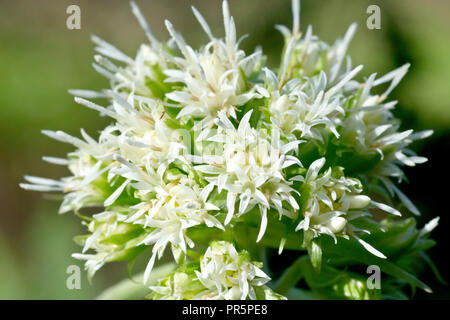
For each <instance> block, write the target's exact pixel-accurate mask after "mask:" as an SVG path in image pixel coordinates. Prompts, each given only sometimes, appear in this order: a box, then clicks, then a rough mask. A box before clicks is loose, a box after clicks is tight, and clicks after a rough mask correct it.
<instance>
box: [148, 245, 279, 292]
mask: <svg viewBox="0 0 450 320" xmlns="http://www.w3.org/2000/svg"><path fill="white" fill-rule="evenodd" d="M261 267H262V264H261V263H257V262H252V261H251V260H250V257H249V255H248V252H246V251H244V250H243V251H240V252H238V251H237V250H236V249H235V247H234V246H233V244H231V243H229V242H226V241H214V242H212V243H210V245H209V247H208V249H207V250H206V252H205V254H204V255H203V256H202V257H201V259H200V262H199V263H198V264H197V263H196V264H191V265H188V266H184V267H181V268H179V269H178V270H177V271H175V272H174V273H172V274H170V275H169V276H167V277H166V278H164V279H162V280H161V281H160V282H159V283H158V285H157V286H152V287H150V289H152V291H153V293H152V294H151V297H152V298H153V299H167V300H174V299H177V300H183V299H189V300H191V299H193V300H256V299H266V300H285V299H286V298H285V297H283V296H281V295H279V294H277V293H275V292H273V291H272V290H271V289H270V288H269V287H267V286H266V285H265V284H266V283H267V282H268V281H270V278H269V277H268V276H267V275H266V274H265V273H264V272H263V271H262V270H261Z"/></svg>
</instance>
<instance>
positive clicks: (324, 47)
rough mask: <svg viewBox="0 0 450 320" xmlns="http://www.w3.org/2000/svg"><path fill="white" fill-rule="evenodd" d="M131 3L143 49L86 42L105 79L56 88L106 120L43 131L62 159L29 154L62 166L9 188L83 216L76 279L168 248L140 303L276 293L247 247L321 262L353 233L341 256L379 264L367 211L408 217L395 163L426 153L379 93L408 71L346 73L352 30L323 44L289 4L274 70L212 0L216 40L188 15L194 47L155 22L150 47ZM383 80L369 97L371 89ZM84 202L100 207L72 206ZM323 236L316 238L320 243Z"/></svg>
mask: <svg viewBox="0 0 450 320" xmlns="http://www.w3.org/2000/svg"><path fill="white" fill-rule="evenodd" d="M131 5H132V11H133V13H134V14H135V15H136V17H137V19H138V21H139V23H140V24H141V26H142V27H143V29H144V31H145V33H146V35H147V37H148V39H149V44H143V45H141V47H140V49H139V51H138V53H137V55H136V58H135V59H133V58H130V57H128V56H127V55H125V54H124V53H122V52H121V51H120V50H119V49H117V48H115V47H114V46H112V45H111V44H108V43H106V42H105V41H103V40H101V39H99V38H97V37H93V41H94V42H95V44H96V45H97V46H96V51H97V52H98V55H96V56H95V63H94V68H95V69H96V70H97V71H98V72H99V73H100V74H102V75H103V76H105V77H106V78H108V79H109V81H110V88H109V89H105V90H101V91H100V92H94V91H88V90H71V91H70V92H71V93H72V94H73V95H75V96H76V97H75V101H76V102H77V103H79V104H81V105H84V106H86V107H88V108H91V109H93V110H96V111H98V112H99V113H100V115H101V116H108V117H110V118H111V119H112V123H111V124H110V125H109V126H107V127H106V128H104V129H103V130H102V131H101V133H100V135H99V137H98V138H97V139H94V138H92V137H90V136H89V135H88V134H87V133H86V132H85V131H84V130H82V131H81V135H82V138H83V139H79V138H76V137H72V136H70V135H68V134H66V133H64V132H62V131H56V132H53V131H47V130H45V131H43V133H44V134H46V135H47V136H49V137H51V138H54V139H56V140H58V141H62V142H66V143H70V144H72V145H73V146H74V147H75V148H76V149H75V151H74V152H71V153H69V154H68V155H67V158H65V159H61V158H54V157H44V160H46V161H48V162H51V163H54V164H58V165H64V166H67V167H68V168H69V170H70V173H71V175H70V176H69V177H66V178H62V179H61V180H52V179H46V178H38V177H33V176H25V179H26V181H27V183H23V184H21V186H22V187H23V188H25V189H29V190H37V191H49V192H50V191H60V192H63V193H64V201H63V203H62V205H61V208H60V213H65V212H68V211H74V212H75V213H77V214H78V215H79V216H80V217H82V218H83V220H84V221H83V223H84V224H85V225H86V226H87V229H88V234H87V235H83V236H79V237H77V242H79V243H80V244H81V245H82V246H83V249H82V252H81V253H76V254H74V255H73V257H74V258H76V259H81V260H84V261H86V262H85V263H86V269H87V270H88V274H89V276H90V277H92V276H93V275H94V274H95V272H96V271H98V270H99V269H100V268H101V267H102V266H103V265H104V264H105V263H107V262H110V261H119V260H132V259H135V258H136V257H137V255H139V254H148V264H147V268H146V269H145V272H144V283H147V282H148V279H149V278H150V275H151V274H152V269H153V268H154V266H155V264H157V260H160V259H161V258H162V257H163V256H164V254H165V252H166V249H169V250H170V251H171V252H172V254H173V258H174V260H175V262H176V263H177V264H178V265H179V266H178V269H177V270H176V271H175V272H173V273H171V274H169V275H167V276H166V277H165V278H163V279H162V280H160V281H159V282H158V285H157V286H152V287H150V289H151V290H152V291H153V293H152V294H151V295H150V297H151V298H154V299H284V297H283V296H282V295H280V294H278V293H276V290H275V291H274V290H273V286H272V285H269V284H270V282H269V280H270V278H269V276H268V275H266V273H264V272H263V271H262V270H261V269H260V268H261V266H262V263H259V262H252V261H253V260H254V259H256V260H257V259H260V258H261V257H260V254H259V252H260V249H261V248H279V252H280V253H281V252H282V251H283V248H284V247H285V246H287V247H289V249H293V250H298V251H299V252H302V251H307V252H308V254H309V256H310V259H311V263H312V265H313V266H314V267H315V268H320V265H321V263H320V262H321V257H322V254H327V250H329V254H330V255H331V256H330V257H331V258H330V259H328V260H330V261H331V262H332V261H333V260H332V255H333V254H336V250H343V253H342V255H343V256H342V257H344V256H345V254H347V253H348V252H346V250H347V249H345V248H346V247H345V246H346V243H353V242H354V243H355V244H357V245H358V246H359V247H356V249H354V250H359V248H363V249H364V250H367V251H368V252H369V253H370V254H372V255H373V256H374V257H375V258H377V259H379V260H380V261H382V260H383V259H386V258H389V250H388V252H382V248H377V247H376V241H375V242H374V243H370V239H371V237H370V235H372V234H377V232H380V231H382V232H386V231H387V227H386V223H384V221H385V219H388V220H389V219H390V218H389V217H388V218H385V215H383V213H382V212H385V213H388V214H390V215H391V216H393V217H399V216H402V214H403V215H404V214H407V212H402V213H401V212H400V211H399V210H398V209H396V208H395V206H396V205H397V200H400V202H402V203H403V204H404V205H405V207H406V208H408V209H409V211H411V212H412V213H413V214H419V212H418V210H417V208H416V207H415V206H414V205H413V203H412V202H411V201H410V200H409V199H408V198H407V197H406V195H405V194H403V193H402V192H401V191H400V189H399V187H398V186H397V185H396V183H398V182H400V181H401V179H402V178H403V177H404V174H403V171H402V170H401V166H403V165H407V166H414V165H416V164H418V163H423V162H424V161H426V159H425V158H423V157H419V156H417V155H416V154H415V153H414V152H413V151H411V150H410V149H408V146H409V145H410V144H411V143H412V142H413V141H414V140H417V139H422V138H425V137H427V136H429V135H430V134H431V132H429V131H426V132H418V133H413V132H412V130H407V131H399V127H400V126H399V121H398V120H397V119H395V117H394V116H393V114H392V113H391V110H392V108H394V106H395V102H386V100H387V99H388V98H387V97H388V95H389V93H390V92H391V91H392V90H393V89H394V87H395V86H396V85H397V84H398V83H399V81H400V80H401V79H402V77H403V76H404V75H405V73H406V71H407V69H408V65H405V66H402V67H400V68H399V69H397V70H394V71H392V72H390V73H388V74H386V75H385V76H382V77H380V78H376V74H373V75H370V76H369V77H368V78H366V79H365V80H363V81H359V80H357V78H356V77H357V75H358V73H359V72H360V71H361V70H362V66H357V67H353V66H352V64H351V60H350V58H349V57H348V55H347V48H348V45H349V42H350V40H351V38H352V36H353V34H354V33H355V30H356V28H355V25H352V26H351V27H350V28H349V30H348V31H347V33H346V34H345V36H344V38H343V39H339V40H338V41H336V43H335V44H334V45H328V44H327V43H324V42H322V41H321V40H319V39H318V38H317V37H316V36H314V35H313V34H312V29H311V27H309V28H308V29H307V31H306V33H305V34H304V35H303V34H302V33H301V32H300V29H299V2H298V1H296V0H293V13H294V25H293V28H292V30H289V29H288V28H287V27H279V29H280V30H281V32H282V34H283V36H284V38H285V47H284V49H283V55H282V58H281V63H280V67H279V69H277V70H275V71H276V72H277V73H275V72H274V71H272V70H270V69H269V68H268V67H267V66H265V64H264V61H265V59H264V56H263V54H262V52H261V50H260V49H258V50H256V51H255V52H254V53H253V54H250V55H246V53H245V52H244V51H243V50H242V49H240V48H239V44H240V41H241V40H237V35H236V29H235V24H234V20H233V17H231V16H230V12H229V8H228V3H227V1H226V0H225V1H224V2H223V19H224V26H225V37H224V38H223V39H222V38H217V37H215V36H214V35H213V34H212V32H211V30H210V28H209V26H208V24H207V23H206V21H205V19H204V18H203V17H202V15H201V14H200V13H199V12H198V11H197V10H196V9H195V8H193V11H194V15H195V17H196V18H197V20H198V21H199V22H200V25H201V27H202V28H203V30H204V31H205V33H206V35H207V37H208V39H209V42H208V43H207V44H206V45H205V46H203V47H201V48H199V49H194V48H192V47H191V46H189V45H188V44H187V43H186V41H185V40H184V39H183V37H182V36H181V34H179V33H178V32H177V31H176V30H175V28H174V26H173V25H172V24H171V23H170V22H169V21H166V27H167V29H168V31H169V34H170V36H171V39H170V40H169V41H168V42H167V43H164V42H160V41H159V40H157V39H156V38H155V37H154V36H153V34H152V32H151V30H150V28H149V26H148V24H147V22H146V21H145V19H144V18H143V15H142V14H141V12H140V11H139V9H138V7H137V6H136V5H135V3H134V2H131ZM383 84H387V86H388V87H387V89H386V90H385V91H384V92H383V93H381V94H379V93H372V91H373V89H374V88H375V87H377V86H381V85H383ZM92 99H103V101H106V103H107V106H101V105H100V104H97V103H94V102H92V101H91V100H92ZM393 178H396V179H397V180H394V181H392V179H393ZM87 207H94V208H101V209H100V212H99V213H97V214H94V215H91V216H86V215H83V214H81V211H82V210H83V209H84V208H87ZM389 221H390V220H389ZM433 225H435V223H434V224H433ZM243 230H244V231H245V232H243ZM327 237H328V238H329V239H331V240H332V245H331V246H328V245H327V244H326V243H323V244H321V240H322V239H323V241H324V242H326V238H327ZM373 237H374V236H373ZM375 238H376V237H375ZM341 239H342V240H341ZM420 239H422V238H420V237H419V236H417V237H416V240H417V241H419V240H420ZM224 240H226V241H224ZM343 241H344V242H343ZM420 241H422V240H420ZM420 241H419V242H420ZM417 243H418V242H416V245H418V244H417ZM236 248H238V249H246V250H240V251H238V250H237V249H236ZM341 248H342V249H341ZM388 249H389V248H388ZM361 256H362V255H361ZM342 257H341V258H342ZM352 261H353V260H352ZM303 268H305V269H307V266H303ZM323 272H326V271H325V270H323ZM329 272H332V271H329ZM281 280H283V279H281ZM281 280H280V283H281V284H283V281H281ZM284 280H285V279H284ZM349 281H350V280H349ZM349 283H360V282H358V281H357V280H354V279H353V278H352V280H351V281H350V282H349ZM293 285H295V283H294V284H293ZM311 286H312V287H313V285H312V284H311ZM280 291H283V290H280ZM280 293H281V294H286V293H287V292H286V291H283V292H280ZM366 296H368V295H366Z"/></svg>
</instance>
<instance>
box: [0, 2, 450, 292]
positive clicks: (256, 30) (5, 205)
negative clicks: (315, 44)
mask: <svg viewBox="0 0 450 320" xmlns="http://www.w3.org/2000/svg"><path fill="white" fill-rule="evenodd" d="M137 2H138V4H139V5H140V6H141V8H142V10H143V12H144V13H145V15H146V16H147V19H148V21H149V23H150V25H151V27H152V29H153V31H154V33H155V34H156V36H158V37H159V38H162V39H167V38H168V35H167V32H166V31H165V28H164V24H163V21H164V18H168V19H169V20H171V21H173V22H174V24H175V26H176V27H177V28H179V29H181V30H183V34H185V35H188V38H189V39H188V40H189V42H192V43H194V44H200V43H202V41H203V40H204V39H205V35H203V34H201V33H199V30H200V28H198V27H197V22H196V21H195V19H194V17H193V15H192V14H191V13H190V9H189V6H190V5H192V4H193V5H195V6H196V7H197V8H198V9H199V10H200V11H201V12H202V13H204V16H205V17H206V19H207V20H208V22H209V23H210V24H211V28H212V30H213V32H214V33H215V34H218V35H221V34H223V31H222V21H221V19H220V16H221V12H220V1H218V0H214V1H210V0H192V1H182V2H181V1H178V0H152V1H144V0H141V1H139V0H138V1H137ZM74 3H75V4H78V5H80V7H81V13H82V29H81V30H74V31H70V30H67V29H66V26H65V19H66V17H67V15H66V8H67V6H68V5H70V4H74ZM261 4H262V1H259V0H247V1H238V0H230V7H231V11H232V14H233V15H234V17H235V20H236V24H237V29H238V32H240V35H242V34H245V33H248V34H249V35H250V37H249V38H248V39H246V40H244V42H243V48H244V49H245V50H246V52H247V53H249V52H251V51H252V50H253V49H254V47H255V46H256V45H258V44H262V47H263V50H264V52H265V53H266V54H268V55H269V60H268V61H269V64H271V65H272V66H274V65H276V64H277V59H278V58H279V54H280V46H281V45H282V37H281V35H279V33H278V31H276V30H275V29H274V25H275V24H287V25H290V24H291V19H292V18H291V9H290V1H288V0H284V1H277V0H269V1H264V5H261ZM370 4H378V5H379V6H380V8H381V19H382V21H381V25H382V28H381V30H368V29H367V28H366V27H365V21H366V19H367V16H368V15H367V14H366V8H367V6H368V5H370ZM337 13H338V14H337ZM449 16H450V2H449V1H445V0H432V1H427V2H424V1H414V2H412V1H404V0H395V1H394V0H390V1H389V2H387V1H384V2H381V1H344V0H329V1H313V0H303V1H302V13H301V25H302V30H305V29H306V26H307V25H308V24H312V25H313V32H314V33H315V34H318V35H320V37H321V38H323V39H324V40H327V41H334V39H335V38H336V37H338V36H341V35H343V34H344V32H345V30H346V29H347V27H348V26H349V25H350V23H351V22H353V21H356V22H357V23H358V24H359V29H358V31H357V34H356V36H355V39H354V40H353V42H352V44H351V46H350V54H351V55H352V57H353V63H354V64H355V65H357V64H364V65H365V69H364V71H363V74H364V75H365V76H368V75H369V74H370V73H372V72H378V74H379V75H380V74H383V73H385V72H388V71H389V70H391V69H393V68H395V67H397V66H399V65H400V64H402V63H405V62H411V64H412V66H411V68H410V72H409V73H408V75H407V76H406V77H405V79H404V81H402V83H401V85H400V86H399V87H398V88H397V89H396V90H395V91H394V95H395V98H396V99H398V100H399V101H400V103H399V105H398V108H397V110H396V113H397V115H398V116H399V117H400V118H402V119H403V122H404V125H405V127H412V128H414V129H417V130H420V129H425V128H431V129H434V130H435V131H436V134H435V135H434V136H433V138H431V139H429V141H428V142H425V144H422V145H418V146H417V148H418V149H423V150H424V153H425V154H424V155H425V156H428V157H429V158H431V162H430V163H431V164H430V163H428V164H426V165H424V166H423V167H422V168H421V169H420V170H419V169H417V168H413V169H415V170H412V171H411V173H410V174H408V176H410V177H412V178H411V181H412V183H411V185H405V186H404V188H405V192H406V193H407V194H408V195H409V196H410V197H411V198H412V199H415V201H416V202H418V203H417V205H418V207H419V208H420V209H421V210H422V212H423V213H424V216H423V217H422V218H421V219H420V223H422V224H423V223H424V222H426V221H428V220H429V218H430V217H432V216H434V215H436V214H441V213H440V212H439V211H440V209H441V207H440V204H439V203H438V202H436V201H435V200H434V199H433V198H431V197H432V196H434V197H438V196H440V195H443V196H445V195H444V191H437V192H436V191H434V193H432V191H426V190H424V188H423V185H425V183H427V182H429V177H430V176H433V174H440V172H442V166H444V165H445V164H446V161H444V160H443V159H442V158H441V157H440V156H439V155H438V156H436V157H434V156H433V155H435V154H436V152H441V150H442V148H444V149H445V148H448V147H449V145H448V142H449V141H450V138H449V137H450V134H449V132H450V131H449V128H450V105H449V104H450V90H448V80H447V79H448V76H449V75H450V59H449V57H450V41H449V40H450V34H449V33H448V30H450V20H449V19H448V17H449ZM91 34H97V35H99V36H101V37H103V38H105V40H107V41H109V42H111V43H113V44H115V45H117V47H119V48H120V49H122V50H123V51H124V52H126V53H128V54H130V55H134V52H135V50H136V49H137V47H138V45H139V43H140V42H141V41H144V39H145V37H144V34H143V32H142V31H141V30H140V29H139V27H138V24H137V23H136V21H135V19H134V16H133V15H132V13H131V10H130V9H129V6H128V3H127V1H119V0H112V1H108V5H105V1H101V0H95V1H88V0H82V1H67V0H62V1H53V0H41V1H33V0H19V1H8V0H0V43H1V45H0V75H1V76H0V137H1V138H0V201H1V203H2V212H1V221H2V222H1V224H0V298H3V299H80V298H83V299H90V298H93V297H95V296H96V295H97V294H98V293H99V292H100V291H101V290H102V289H103V288H105V287H106V286H109V285H111V284H113V283H114V282H117V281H118V280H119V279H122V278H125V277H126V272H124V271H123V270H124V268H122V267H123V266H121V268H119V267H118V266H111V267H109V266H108V267H106V268H105V270H104V271H103V272H102V273H99V275H96V276H95V278H94V281H93V285H89V284H88V283H87V280H86V275H85V273H84V272H83V271H82V284H81V290H68V289H67V288H66V279H67V276H68V275H67V274H66V269H67V267H68V266H69V265H72V264H76V265H79V266H80V267H82V265H81V263H80V262H78V261H76V260H74V259H72V258H71V253H72V252H79V251H80V248H79V247H78V246H77V245H76V244H75V243H74V242H73V240H72V238H73V236H75V235H76V234H79V233H80V231H81V232H83V231H82V228H81V226H80V225H79V222H78V220H77V219H75V218H74V217H73V216H70V215H65V216H62V217H61V216H58V215H57V214H56V212H57V202H55V201H49V200H45V199H42V197H41V195H38V194H35V193H32V192H25V191H23V190H20V189H19V187H18V183H19V182H20V181H21V179H22V176H23V174H26V173H28V174H37V175H43V176H49V177H59V176H63V175H65V174H66V173H67V172H65V170H64V169H62V168H59V167H55V166H52V165H48V164H45V163H42V162H41V161H40V158H41V157H42V156H43V155H55V156H61V155H63V154H65V153H66V152H68V151H69V150H70V147H69V146H63V145H61V144H60V143H57V142H54V141H52V140H50V139H48V138H46V137H44V136H43V135H41V134H40V133H39V132H40V130H41V129H53V130H55V129H62V130H64V131H67V132H69V133H72V134H77V133H78V131H79V128H80V127H83V128H85V129H86V130H87V131H88V132H89V133H92V134H94V133H95V132H96V129H97V128H101V127H103V126H104V125H105V124H106V123H107V121H108V120H107V119H105V118H100V117H98V115H97V114H96V113H94V112H93V111H92V110H88V109H86V108H82V107H80V106H79V105H76V104H75V103H74V102H73V99H72V97H71V96H70V95H69V94H68V93H67V90H68V89H71V88H86V89H99V88H102V87H105V86H107V81H106V80H105V79H103V78H102V77H101V76H100V75H98V74H96V73H95V71H93V69H92V68H91V66H90V63H91V62H92V61H93V58H92V56H93V45H92V44H91V42H90V40H89V37H90V35H91ZM443 151H445V150H443ZM433 158H435V159H433ZM416 170H417V172H416ZM407 173H408V172H407ZM427 188H428V187H427ZM444 213H445V212H444ZM448 225H449V222H448V218H447V217H442V219H441V226H440V227H438V230H437V237H434V238H436V240H437V242H438V246H437V247H436V248H433V250H435V251H432V254H431V255H432V258H433V259H434V260H435V261H436V262H437V264H438V267H440V269H441V271H442V272H444V278H445V277H446V276H447V280H448V274H445V273H446V271H447V270H448V269H449V266H448V262H445V261H444V260H443V258H442V257H441V256H442V255H439V252H443V250H446V246H447V243H448V240H447V239H446V237H445V235H444V232H443V231H439V229H440V230H444V231H445V227H446V226H448ZM436 258H437V259H436ZM283 259H284V258H283V257H280V258H279V259H277V261H278V262H279V264H280V265H282V264H281V262H282V261H283ZM142 264H143V263H138V264H137V265H136V267H135V270H136V271H138V270H139V267H140V265H142ZM118 270H120V271H118ZM125 270H126V268H125ZM430 273H431V272H430ZM429 277H430V278H432V277H433V275H432V273H431V275H430V276H429ZM425 279H427V278H425ZM426 282H427V283H429V284H430V285H431V286H432V287H433V285H434V286H437V288H438V289H437V290H435V292H436V294H435V295H434V296H431V298H432V297H441V298H442V297H446V298H448V297H449V291H448V288H447V287H444V286H440V287H439V286H438V285H437V282H436V281H426ZM343 288H345V286H343ZM291 294H292V295H293V296H295V295H297V296H298V295H300V296H301V295H302V292H301V290H300V289H299V290H298V292H295V293H294V292H293V293H291ZM419 297H421V298H430V296H427V295H426V294H421V295H420V296H419ZM305 298H308V297H305ZM309 298H310V297H309Z"/></svg>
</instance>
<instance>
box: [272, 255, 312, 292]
mask: <svg viewBox="0 0 450 320" xmlns="http://www.w3.org/2000/svg"><path fill="white" fill-rule="evenodd" d="M305 260H308V255H304V256H302V257H300V258H298V259H297V260H295V262H294V263H293V264H292V265H291V266H290V267H289V268H287V269H286V271H285V272H284V273H283V274H282V276H281V277H280V279H279V280H278V283H277V285H276V286H275V291H276V292H277V293H279V294H282V295H286V294H287V293H288V291H289V289H291V288H292V287H294V286H295V285H296V284H297V283H298V282H299V281H300V279H301V278H303V274H302V271H301V269H302V266H303V263H304V261H305Z"/></svg>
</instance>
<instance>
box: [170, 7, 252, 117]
mask: <svg viewBox="0 0 450 320" xmlns="http://www.w3.org/2000/svg"><path fill="white" fill-rule="evenodd" d="M193 11H194V14H195V16H196V17H197V19H198V20H199V22H200V24H201V26H202V27H203V29H204V30H205V32H206V34H207V35H208V37H209V39H210V42H209V43H208V44H207V45H206V46H205V47H204V48H203V49H202V50H201V51H200V52H196V51H194V50H193V49H192V48H191V47H190V46H189V45H187V44H186V43H185V41H184V39H183V38H182V36H181V35H180V34H179V33H178V32H176V31H175V29H174V28H173V26H172V24H171V23H170V22H168V21H166V26H167V28H168V30H169V32H170V34H171V36H172V38H173V39H174V41H175V42H176V44H177V46H178V48H179V49H180V51H181V53H182V55H183V57H173V58H172V59H171V60H172V61H173V64H174V65H176V66H177V68H176V69H169V70H166V71H165V74H166V75H167V76H168V78H167V80H166V82H174V83H183V84H184V87H183V88H182V90H179V91H174V92H171V93H169V94H167V97H168V98H169V99H171V100H173V101H175V102H177V103H179V104H180V107H181V110H180V112H179V113H178V116H177V118H180V119H185V120H186V119H190V118H192V117H197V118H200V119H204V120H205V121H206V122H207V123H211V121H212V120H214V118H215V117H216V116H217V113H218V112H219V111H221V112H223V113H224V114H226V115H227V116H231V117H233V118H236V110H235V109H236V108H237V107H238V106H241V105H243V104H245V103H246V102H248V101H249V100H250V99H251V98H253V97H254V96H255V93H254V92H252V90H250V88H248V86H249V83H248V82H247V78H248V77H250V76H251V74H252V73H253V72H254V69H255V65H256V63H257V62H258V60H259V59H260V56H261V53H260V52H259V51H257V52H255V54H253V55H250V56H248V57H246V56H245V53H244V51H242V50H240V49H239V41H237V40H236V29H235V25H234V20H233V17H231V16H230V13H229V9H228V3H227V1H226V0H225V1H223V18H224V25H225V39H218V38H215V37H214V36H213V35H212V34H211V31H210V29H209V26H208V24H207V23H206V21H205V20H204V18H203V17H202V16H201V15H200V13H199V12H198V11H197V10H196V9H195V8H193Z"/></svg>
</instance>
